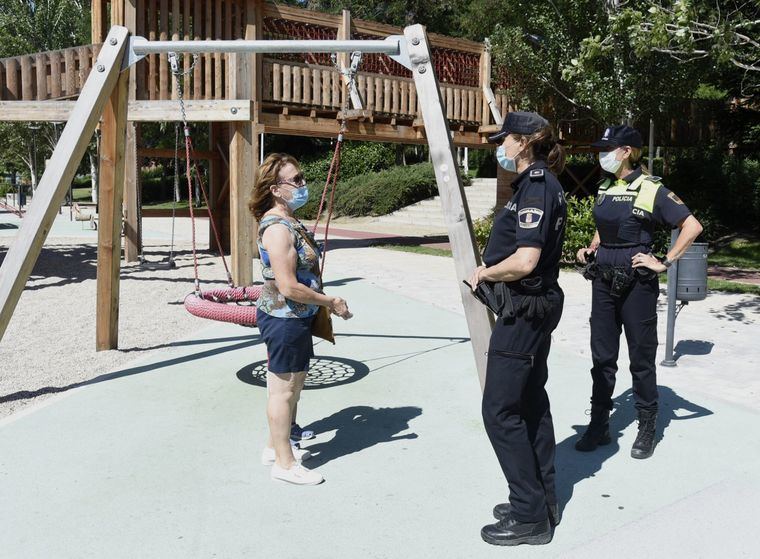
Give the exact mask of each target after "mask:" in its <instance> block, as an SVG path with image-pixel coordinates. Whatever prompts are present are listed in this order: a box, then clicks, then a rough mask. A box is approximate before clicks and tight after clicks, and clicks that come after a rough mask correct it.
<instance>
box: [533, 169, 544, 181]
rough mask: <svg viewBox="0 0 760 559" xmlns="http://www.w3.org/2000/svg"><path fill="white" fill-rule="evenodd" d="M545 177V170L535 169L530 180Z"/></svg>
mask: <svg viewBox="0 0 760 559" xmlns="http://www.w3.org/2000/svg"><path fill="white" fill-rule="evenodd" d="M543 177H544V170H543V169H533V170H532V171H531V172H530V178H531V179H541V178H543Z"/></svg>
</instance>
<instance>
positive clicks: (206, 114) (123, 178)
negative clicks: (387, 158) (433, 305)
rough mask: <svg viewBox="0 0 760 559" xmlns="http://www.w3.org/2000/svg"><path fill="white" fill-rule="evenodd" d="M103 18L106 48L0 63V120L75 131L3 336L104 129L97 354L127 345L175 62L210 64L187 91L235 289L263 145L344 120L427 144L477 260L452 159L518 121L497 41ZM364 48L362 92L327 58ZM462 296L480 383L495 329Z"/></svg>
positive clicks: (39, 217)
mask: <svg viewBox="0 0 760 559" xmlns="http://www.w3.org/2000/svg"><path fill="white" fill-rule="evenodd" d="M109 6H110V22H109V23H110V31H108V34H107V35H105V33H106V28H107V25H106V22H105V18H106V14H107V13H108V11H109V10H108V8H109ZM92 15H93V29H92V36H93V41H94V44H93V45H88V46H82V47H77V48H73V49H65V50H63V51H58V52H48V53H38V54H33V55H26V56H21V57H15V58H12V59H3V60H2V61H0V80H1V81H0V92H2V101H0V114H2V119H3V120H20V121H65V122H66V126H65V128H64V130H63V132H62V134H61V136H60V140H59V143H58V145H57V146H56V148H55V150H54V152H53V154H52V156H51V158H50V160H49V163H48V165H47V167H46V170H45V173H44V174H43V176H42V179H41V180H40V183H39V186H38V188H37V193H36V196H35V198H34V201H33V203H32V204H31V206H30V207H29V210H28V212H27V214H26V217H25V218H24V221H23V222H22V227H21V229H20V231H19V234H18V236H17V238H16V240H15V241H14V243H13V245H12V246H11V247H10V249H9V251H8V253H7V255H6V258H5V260H4V262H3V265H2V274H0V335H2V333H3V332H4V331H5V329H6V327H7V325H8V322H9V320H10V318H11V315H12V313H13V310H14V308H15V306H16V304H17V302H18V299H19V297H20V295H21V292H22V291H23V288H24V285H25V283H26V280H27V279H28V277H29V274H30V273H31V269H32V267H33V265H34V263H35V261H36V259H37V257H38V255H39V253H40V251H41V249H42V245H43V243H44V241H45V237H46V236H47V233H48V231H49V229H50V226H51V224H52V221H53V219H54V217H55V214H56V213H57V210H58V206H59V205H60V203H61V201H62V199H63V197H64V196H65V192H66V190H67V189H68V185H69V183H70V182H71V180H72V179H73V177H74V173H75V172H76V168H77V166H78V164H79V161H80V159H81V157H82V155H83V154H84V151H85V149H86V147H87V145H88V144H89V142H90V139H91V137H92V135H93V133H94V131H95V129H96V127H97V126H99V127H100V131H101V141H100V145H101V154H100V191H99V225H98V264H97V311H96V312H97V316H96V348H97V349H98V350H102V349H112V348H116V347H117V345H118V314H119V263H120V258H121V237H120V231H121V227H122V205H124V207H125V208H124V229H125V233H126V234H125V246H124V257H125V259H126V260H127V261H133V260H135V259H136V258H137V255H138V250H139V242H140V240H139V238H138V237H137V231H138V223H137V218H138V208H137V200H138V198H137V189H138V188H139V182H138V181H139V172H138V169H139V165H138V161H139V158H140V157H146V156H147V157H166V156H167V154H166V153H163V152H161V150H150V149H147V148H144V147H142V146H140V145H139V123H140V122H147V121H154V122H156V121H176V120H178V119H179V89H180V88H178V87H177V83H176V81H174V80H172V74H171V72H170V68H169V60H168V57H167V56H166V55H167V54H168V53H169V52H170V51H174V52H177V53H182V54H180V58H181V59H182V61H183V64H182V66H183V68H189V67H190V66H191V60H192V55H191V52H195V51H196V50H200V51H201V52H203V54H202V55H200V56H199V57H198V59H197V61H196V64H195V65H194V66H193V67H192V70H191V71H190V72H187V73H185V74H184V75H183V76H182V78H181V79H182V80H183V81H182V83H181V89H182V91H183V92H184V96H183V97H184V105H185V110H186V115H187V120H188V121H191V122H208V123H210V125H211V141H210V145H209V146H208V149H207V150H205V151H202V152H199V153H198V154H197V156H198V157H204V158H208V159H210V163H211V173H210V174H211V177H212V180H211V183H212V186H211V188H210V191H211V192H210V194H211V199H212V200H214V201H216V203H217V205H219V206H223V205H228V206H229V214H228V218H227V219H223V220H221V221H223V222H227V223H223V224H222V225H223V228H225V227H226V228H227V229H228V231H229V235H230V252H231V256H232V274H233V278H234V282H235V284H236V285H248V284H250V283H251V281H252V278H253V275H252V273H253V270H252V257H253V255H254V239H255V223H254V222H253V218H252V216H251V215H250V212H249V211H248V209H247V191H246V190H247V186H249V185H250V184H251V183H252V182H253V177H254V173H255V169H256V165H257V163H258V161H259V151H260V141H261V134H267V133H270V134H291V135H312V136H320V137H328V138H330V137H336V136H337V135H338V132H339V126H340V122H341V120H344V119H346V118H348V120H347V121H346V122H345V125H346V129H345V134H344V136H345V137H346V138H353V139H361V140H369V141H387V142H398V143H412V144H414V143H428V145H429V146H430V153H431V159H432V161H433V164H434V168H435V174H436V180H437V182H438V186H439V190H440V191H441V193H442V194H443V199H444V202H443V205H444V212H445V214H446V222H447V225H448V229H449V237H450V239H451V242H452V247H453V251H454V254H455V258H456V262H457V275H458V276H461V277H464V276H465V275H466V274H467V273H468V272H469V271H470V270H471V269H472V268H474V267H475V266H476V265H477V264H478V263H479V261H480V259H479V255H478V252H477V248H476V243H475V241H474V236H473V233H472V223H471V220H470V216H469V211H468V209H467V202H466V199H465V197H464V190H463V188H462V181H461V177H460V174H459V168H458V165H457V162H456V158H455V154H454V148H455V146H467V147H478V146H482V147H485V144H486V139H485V137H486V136H487V135H488V134H489V133H491V132H492V131H493V130H494V129H496V128H497V127H498V123H499V122H500V121H501V116H500V115H501V111H503V110H509V109H510V107H509V105H508V103H507V99H506V97H505V96H503V95H499V96H496V95H494V94H493V92H492V91H491V88H490V84H491V76H490V55H489V53H488V50H487V49H486V48H485V46H484V45H481V44H478V43H472V42H468V41H461V40H454V39H451V38H448V37H442V36H435V35H433V36H431V37H428V35H427V34H426V32H425V30H424V28H423V27H422V26H419V25H416V26H410V27H407V28H406V29H403V30H401V29H398V28H394V27H391V26H387V25H380V24H375V23H369V22H361V21H352V20H351V18H350V14H349V13H348V12H344V13H343V15H342V16H338V17H336V16H329V15H325V14H317V13H314V12H310V11H307V10H300V9H294V8H284V7H279V6H274V5H271V4H266V3H264V2H262V1H261V0H216V1H213V0H208V1H198V2H189V1H188V0H184V1H182V2H181V1H180V0H173V1H171V2H169V1H168V0H161V1H158V2H147V1H139V0H126V1H113V2H110V3H106V2H93V5H92ZM104 35H105V36H104ZM199 43H202V45H201V46H199ZM286 43H287V45H286V47H283V44H286ZM196 47H197V48H196ZM141 49H142V50H141ZM151 49H152V50H151ZM354 52H363V53H364V60H363V63H362V67H361V71H360V72H359V73H358V74H357V76H356V79H355V81H354V82H349V80H348V79H346V75H345V73H344V72H341V71H339V70H338V68H336V67H335V65H333V64H331V63H330V54H331V53H337V55H338V56H337V62H338V65H339V67H340V68H341V70H342V69H345V68H347V67H348V66H349V64H350V59H349V56H352V54H351V53H354ZM386 55H387V56H386ZM439 78H440V82H439ZM349 83H353V84H354V87H352V88H351V91H349ZM349 97H350V99H351V101H352V105H353V108H352V109H351V110H350V112H351V115H347V114H346V111H345V107H347V106H348V105H347V99H348V98H349ZM357 105H359V106H357ZM163 151H167V150H163ZM224 167H227V169H224ZM225 171H226V172H225ZM225 174H226V175H227V177H226V180H225V179H223V178H222V177H223V176H224V175H225ZM462 296H463V297H462V300H463V302H464V305H465V310H466V314H467V320H468V326H469V327H470V331H471V333H472V339H473V348H474V352H475V356H476V362H477V366H478V370H479V374H480V375H481V378H482V377H483V375H484V372H485V357H484V355H485V349H486V347H487V344H488V337H489V335H490V329H491V320H492V319H491V317H490V315H489V314H488V313H487V311H486V310H485V309H484V308H483V307H482V306H481V305H479V304H478V303H477V302H476V301H475V300H474V298H472V297H471V296H470V295H469V293H467V291H466V289H463V290H462Z"/></svg>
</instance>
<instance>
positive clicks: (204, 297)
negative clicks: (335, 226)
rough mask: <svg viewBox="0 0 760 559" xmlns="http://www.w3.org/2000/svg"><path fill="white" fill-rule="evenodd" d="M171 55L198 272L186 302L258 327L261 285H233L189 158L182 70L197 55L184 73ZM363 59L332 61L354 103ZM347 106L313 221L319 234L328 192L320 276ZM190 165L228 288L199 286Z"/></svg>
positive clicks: (195, 309) (199, 312)
mask: <svg viewBox="0 0 760 559" xmlns="http://www.w3.org/2000/svg"><path fill="white" fill-rule="evenodd" d="M168 57H169V64H170V66H171V69H172V74H173V75H174V77H175V80H176V82H177V97H178V99H179V105H180V113H181V118H182V125H183V129H184V135H185V151H186V158H185V161H186V163H185V176H186V179H187V188H188V200H190V204H189V208H190V221H191V223H192V245H193V269H194V274H195V291H194V292H192V293H190V294H188V295H187V296H186V297H185V300H184V305H185V308H186V309H187V311H188V312H189V313H190V314H192V315H194V316H198V317H200V318H207V319H210V320H216V321H220V322H231V323H234V324H240V325H242V326H255V325H256V307H255V305H254V304H253V302H254V301H256V299H258V298H259V297H260V296H261V286H260V285H252V286H242V287H236V286H235V285H234V282H233V281H232V275H231V274H230V270H229V268H228V267H227V260H226V258H225V256H224V251H223V250H222V244H221V239H220V237H219V233H218V232H217V229H216V224H215V220H214V217H213V214H212V210H211V205H210V204H209V201H208V198H207V196H206V189H205V187H204V184H203V179H202V176H201V174H200V172H199V170H198V165H197V163H191V160H192V161H195V160H194V159H192V158H191V157H190V156H191V153H192V151H193V144H192V139H191V135H190V127H189V125H188V123H187V118H186V114H185V105H184V100H183V97H182V84H181V80H180V76H181V75H182V74H183V73H187V72H189V71H190V70H192V66H194V65H195V62H196V58H197V54H193V64H192V65H191V67H190V70H185V72H181V71H180V70H179V61H178V59H177V54H176V53H175V52H170V53H169V54H168ZM360 62H361V53H360V52H357V51H354V52H352V53H351V64H350V66H349V68H347V69H344V68H341V67H340V65H339V64H338V62H337V59H336V57H335V54H334V53H333V64H335V66H336V68H337V70H338V71H339V72H340V73H341V74H342V75H344V76H345V77H346V79H347V81H348V84H347V85H348V91H349V92H350V94H351V98H352V99H353V101H354V103H355V104H357V103H358V102H360V101H359V100H360V97H357V96H356V95H358V94H357V93H356V87H355V78H356V72H357V71H358V67H359V63H360ZM347 108H348V99H344V103H343V111H342V115H344V116H342V117H341V119H340V122H341V124H340V131H339V132H338V137H337V139H336V142H335V150H334V152H333V156H332V160H331V161H330V167H329V170H328V172H327V180H326V181H325V186H324V189H323V190H322V196H321V198H320V202H319V209H318V210H317V218H316V220H315V223H314V228H313V229H312V234H313V235H314V236H315V237H316V234H317V229H318V227H319V222H320V220H321V218H322V211H323V209H324V208H325V201H326V198H327V194H328V191H329V193H330V199H329V203H328V210H327V220H326V222H325V231H324V241H323V244H322V254H323V256H322V265H321V268H320V276H321V275H322V274H324V269H325V253H326V250H327V241H328V232H329V229H330V220H331V218H332V214H333V208H334V202H335V190H336V188H337V184H338V176H339V171H340V153H341V148H342V146H343V137H344V134H345V132H346V120H347V118H346V116H345V115H346V113H347V110H346V109H347ZM177 149H178V138H175V165H176V151H177ZM191 166H192V168H193V169H194V171H195V176H196V180H198V184H199V186H200V191H201V192H202V193H203V198H204V200H205V202H206V209H207V211H208V215H209V220H210V222H211V227H212V229H213V231H214V237H215V238H216V243H217V247H218V250H219V254H220V255H221V257H222V263H223V264H224V269H225V270H226V272H227V283H228V285H229V287H227V288H219V289H211V290H206V291H202V290H201V288H200V278H199V276H198V255H197V247H196V240H195V214H194V211H193V204H192V172H191ZM176 172H177V171H176V167H175V177H176ZM175 182H176V181H175Z"/></svg>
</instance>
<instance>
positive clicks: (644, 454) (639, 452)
mask: <svg viewBox="0 0 760 559" xmlns="http://www.w3.org/2000/svg"><path fill="white" fill-rule="evenodd" d="M653 454H654V446H652V447H651V448H648V449H646V450H644V449H640V448H632V449H631V458H636V459H637V460H646V459H647V458H649V457H651V456H652V455H653Z"/></svg>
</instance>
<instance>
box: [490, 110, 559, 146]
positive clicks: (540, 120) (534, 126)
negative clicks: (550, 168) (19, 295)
mask: <svg viewBox="0 0 760 559" xmlns="http://www.w3.org/2000/svg"><path fill="white" fill-rule="evenodd" d="M548 124H549V121H548V120H546V119H545V118H544V117H542V116H541V115H540V114H538V113H528V112H525V111H514V112H511V113H509V114H507V118H505V119H504V123H503V124H502V125H501V130H500V131H499V132H498V133H497V134H494V135H493V136H489V137H488V141H489V142H493V143H496V142H501V141H502V140H503V139H504V138H505V137H506V136H508V135H509V134H534V133H536V132H538V131H539V130H541V129H542V128H543V127H545V126H547V125H548Z"/></svg>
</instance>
